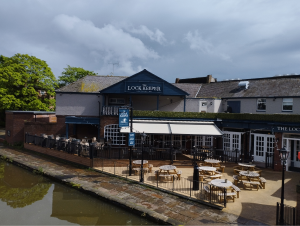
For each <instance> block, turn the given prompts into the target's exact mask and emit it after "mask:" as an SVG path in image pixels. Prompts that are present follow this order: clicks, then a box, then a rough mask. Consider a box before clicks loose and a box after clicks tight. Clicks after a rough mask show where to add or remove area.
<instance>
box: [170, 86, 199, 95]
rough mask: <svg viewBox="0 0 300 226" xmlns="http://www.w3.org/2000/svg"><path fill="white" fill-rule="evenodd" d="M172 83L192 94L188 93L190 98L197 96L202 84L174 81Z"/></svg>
mask: <svg viewBox="0 0 300 226" xmlns="http://www.w3.org/2000/svg"><path fill="white" fill-rule="evenodd" d="M172 85H174V86H176V87H177V88H179V89H181V90H183V91H185V92H187V93H189V94H190V95H187V97H188V98H195V97H196V96H197V93H198V91H199V89H200V87H201V84H195V83H172Z"/></svg>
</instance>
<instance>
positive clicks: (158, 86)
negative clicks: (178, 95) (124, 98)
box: [125, 82, 163, 93]
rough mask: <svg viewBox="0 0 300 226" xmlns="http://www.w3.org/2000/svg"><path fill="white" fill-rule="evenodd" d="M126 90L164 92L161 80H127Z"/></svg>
mask: <svg viewBox="0 0 300 226" xmlns="http://www.w3.org/2000/svg"><path fill="white" fill-rule="evenodd" d="M125 92H128V93H162V92H163V83H161V82H126V83H125Z"/></svg>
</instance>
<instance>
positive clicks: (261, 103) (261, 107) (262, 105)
mask: <svg viewBox="0 0 300 226" xmlns="http://www.w3.org/2000/svg"><path fill="white" fill-rule="evenodd" d="M257 110H258V111H265V110H266V99H265V98H260V99H257Z"/></svg>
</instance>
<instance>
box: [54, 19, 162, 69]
mask: <svg viewBox="0 0 300 226" xmlns="http://www.w3.org/2000/svg"><path fill="white" fill-rule="evenodd" d="M53 23H54V25H55V27H56V28H57V29H58V32H60V33H61V34H63V36H64V38H65V39H67V40H68V41H70V42H75V43H76V44H77V45H82V46H84V48H87V49H88V50H89V51H90V55H93V56H95V57H96V56H97V57H99V56H101V58H102V60H104V61H105V62H108V61H110V60H117V61H118V60H119V61H124V62H127V63H126V65H131V63H128V61H130V60H132V59H134V58H137V59H142V60H146V59H158V58H159V55H158V53H156V52H155V51H154V50H152V49H150V48H147V47H146V46H145V45H144V43H143V42H142V41H141V40H140V39H138V38H135V37H132V36H131V35H130V34H128V33H126V32H125V31H123V30H122V29H120V28H116V27H115V26H113V25H111V24H107V25H104V26H103V27H101V28H99V27H97V26H95V25H94V23H93V22H91V21H89V20H82V19H80V18H78V17H76V16H68V15H65V14H60V15H58V16H56V17H55V18H54V19H53ZM157 34H158V35H157V37H156V38H159V33H157Z"/></svg>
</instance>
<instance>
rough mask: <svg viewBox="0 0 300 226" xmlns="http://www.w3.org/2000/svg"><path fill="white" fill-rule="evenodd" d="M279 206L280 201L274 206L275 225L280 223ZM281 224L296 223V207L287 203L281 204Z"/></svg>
mask: <svg viewBox="0 0 300 226" xmlns="http://www.w3.org/2000/svg"><path fill="white" fill-rule="evenodd" d="M280 208H281V203H279V202H277V208H276V225H280V224H281V222H280ZM283 221H284V222H283V224H284V225H296V208H295V207H292V206H288V205H285V204H284V205H283Z"/></svg>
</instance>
